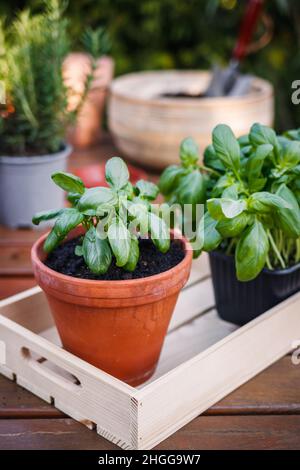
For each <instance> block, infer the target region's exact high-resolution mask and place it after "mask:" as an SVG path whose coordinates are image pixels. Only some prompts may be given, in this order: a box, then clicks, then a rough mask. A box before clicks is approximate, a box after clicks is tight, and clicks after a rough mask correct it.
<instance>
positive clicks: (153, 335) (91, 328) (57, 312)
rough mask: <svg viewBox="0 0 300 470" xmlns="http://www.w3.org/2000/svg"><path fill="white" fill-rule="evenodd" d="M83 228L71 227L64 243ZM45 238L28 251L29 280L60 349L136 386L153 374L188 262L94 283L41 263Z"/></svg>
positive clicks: (187, 253)
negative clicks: (46, 308)
mask: <svg viewBox="0 0 300 470" xmlns="http://www.w3.org/2000/svg"><path fill="white" fill-rule="evenodd" d="M82 232H83V229H81V228H79V229H75V230H74V231H73V232H71V233H70V234H69V239H70V238H74V237H75V236H78V235H79V234H80V233H82ZM46 236H47V235H44V236H42V237H41V238H39V239H38V240H37V242H36V243H35V244H34V245H33V248H32V263H33V269H34V274H35V278H36V280H37V282H38V284H39V285H40V286H41V288H42V289H43V290H44V291H45V293H46V296H47V298H48V301H49V304H50V308H51V310H52V314H53V316H54V320H55V323H56V326H57V329H58V332H59V335H60V337H61V340H62V344H63V346H64V348H65V349H66V350H68V351H70V352H71V353H73V354H75V355H76V356H78V357H80V358H82V359H84V360H86V361H87V362H89V363H91V364H93V365H94V366H96V367H98V368H100V369H102V370H104V371H105V372H108V373H109V374H111V375H113V376H115V377H117V378H119V379H121V380H123V381H125V382H127V383H129V384H130V385H133V386H136V385H138V384H140V383H142V382H144V381H146V380H147V379H148V378H150V377H151V375H152V374H153V373H154V371H155V368H156V365H157V362H158V359H159V355H160V352H161V348H162V345H163V341H164V338H165V335H166V332H167V328H168V325H169V322H170V319H171V316H172V313H173V310H174V307H175V304H176V301H177V298H178V294H179V292H180V290H181V289H182V287H183V286H184V284H185V283H186V281H187V279H188V277H189V273H190V268H191V262H192V251H191V247H190V245H189V243H188V241H186V240H185V238H183V237H182V238H181V243H182V244H183V247H184V250H185V257H184V259H183V260H182V261H181V262H180V263H179V264H177V265H176V266H175V267H173V268H172V269H170V270H168V271H166V272H163V273H161V274H157V275H155V276H149V277H146V278H141V279H133V280H128V281H94V280H86V279H78V278H75V277H71V276H65V275H63V274H60V273H58V272H56V271H53V270H52V269H50V268H48V267H47V266H46V265H45V264H44V263H43V260H45V258H46V256H47V255H46V253H45V252H44V251H43V244H44V241H45V238H46Z"/></svg>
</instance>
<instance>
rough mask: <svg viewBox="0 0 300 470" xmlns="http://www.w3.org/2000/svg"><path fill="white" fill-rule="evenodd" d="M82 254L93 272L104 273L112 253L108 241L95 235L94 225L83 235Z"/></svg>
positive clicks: (109, 263)
mask: <svg viewBox="0 0 300 470" xmlns="http://www.w3.org/2000/svg"><path fill="white" fill-rule="evenodd" d="M82 254H83V257H84V261H85V262H86V264H87V266H88V267H89V269H90V270H91V271H92V272H93V273H95V274H104V273H106V272H107V270H108V268H109V267H110V265H111V261H112V253H111V249H110V246H109V243H108V241H107V240H106V239H102V238H100V237H99V236H98V235H97V230H96V228H95V227H91V228H90V229H89V230H88V231H87V232H86V234H85V236H84V239H83V243H82Z"/></svg>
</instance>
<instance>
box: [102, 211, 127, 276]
mask: <svg viewBox="0 0 300 470" xmlns="http://www.w3.org/2000/svg"><path fill="white" fill-rule="evenodd" d="M107 235H108V239H109V243H110V246H111V249H112V251H113V254H114V255H115V257H116V265H117V266H120V267H121V266H125V264H126V263H127V261H128V259H129V254H130V244H131V236H130V233H129V230H128V229H127V228H126V226H125V225H124V223H123V222H122V220H120V219H114V220H113V222H112V223H111V225H110V226H109V228H108V232H107Z"/></svg>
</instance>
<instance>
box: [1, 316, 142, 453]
mask: <svg viewBox="0 0 300 470" xmlns="http://www.w3.org/2000/svg"><path fill="white" fill-rule="evenodd" d="M0 340H1V341H3V342H4V343H5V353H6V354H5V355H6V362H5V364H0V373H3V374H4V375H6V376H8V377H9V378H14V377H16V380H17V383H18V384H20V385H21V386H23V387H25V388H26V389H27V390H29V391H31V392H32V393H34V394H35V395H37V396H39V397H40V398H42V399H44V400H46V401H48V402H50V403H51V402H52V403H53V404H55V406H56V407H57V408H58V409H60V410H61V411H63V412H64V413H66V414H68V415H69V416H71V417H72V418H74V419H76V420H77V421H80V422H81V423H82V424H84V425H86V426H88V427H90V428H97V432H98V433H99V434H100V435H103V436H104V437H107V438H109V440H111V441H112V442H114V443H116V444H117V445H118V446H120V447H122V448H125V449H132V448H133V447H135V446H136V439H135V436H134V435H133V434H132V429H133V425H134V426H135V427H136V422H135V421H136V415H135V414H134V413H133V411H132V397H133V396H134V394H135V390H134V389H133V388H131V387H129V386H127V385H126V384H123V382H120V381H119V380H117V379H115V378H113V377H111V376H109V375H108V374H105V373H104V372H102V371H100V370H98V369H97V368H95V367H93V366H91V365H90V364H87V363H85V362H84V361H82V360H80V359H79V358H77V357H75V356H73V355H72V354H70V353H68V352H66V351H64V350H62V349H61V348H59V347H58V346H56V345H53V344H51V343H50V342H49V341H47V340H46V339H44V338H42V337H40V336H38V335H36V334H34V333H32V332H30V331H28V330H26V329H24V328H23V327H21V326H19V325H17V324H16V323H14V322H12V321H10V320H9V319H7V318H5V317H3V316H2V315H0ZM41 358H42V359H41ZM45 359H46V360H45ZM49 362H50V363H51V364H52V365H55V367H54V369H55V370H56V371H58V372H56V371H55V370H51V369H49V368H47V367H46V366H45V364H46V363H49ZM60 372H62V373H60ZM70 377H71V380H70Z"/></svg>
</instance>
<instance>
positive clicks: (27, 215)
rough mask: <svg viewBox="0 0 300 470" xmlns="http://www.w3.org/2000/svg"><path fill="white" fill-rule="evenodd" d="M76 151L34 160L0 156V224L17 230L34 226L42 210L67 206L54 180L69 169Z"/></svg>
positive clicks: (68, 146) (68, 148)
mask: <svg viewBox="0 0 300 470" xmlns="http://www.w3.org/2000/svg"><path fill="white" fill-rule="evenodd" d="M71 151H72V147H71V146H70V145H65V147H64V149H63V150H61V151H60V152H57V153H53V154H49V155H41V156H34V157H27V156H26V157H25V156H24V157H22V156H18V157H10V156H0V201H1V204H0V223H1V224H4V225H7V226H9V227H13V228H21V227H33V225H32V222H31V219H32V216H33V215H34V214H35V213H36V212H39V211H43V210H49V209H55V208H59V207H63V206H64V192H63V191H62V190H61V189H59V188H58V187H57V186H56V185H55V184H54V183H53V181H52V180H51V174H52V173H53V172H55V171H58V170H60V171H65V170H66V169H67V159H68V157H69V155H70V153H71Z"/></svg>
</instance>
